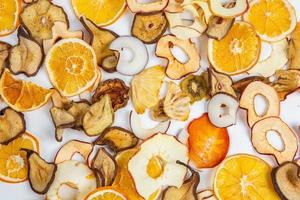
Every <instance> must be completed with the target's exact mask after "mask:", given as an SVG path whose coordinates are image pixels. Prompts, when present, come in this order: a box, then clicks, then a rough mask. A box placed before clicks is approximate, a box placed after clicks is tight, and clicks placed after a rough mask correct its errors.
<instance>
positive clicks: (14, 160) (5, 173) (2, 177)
mask: <svg viewBox="0 0 300 200" xmlns="http://www.w3.org/2000/svg"><path fill="white" fill-rule="evenodd" d="M22 148H24V149H29V150H32V151H35V152H39V141H38V139H37V138H35V137H34V136H33V135H31V134H29V133H24V134H22V135H21V136H20V137H18V138H17V139H15V140H13V141H12V142H10V143H8V145H0V181H4V182H8V183H19V182H23V181H25V180H27V169H28V168H27V167H28V166H27V159H26V152H25V151H21V149H22Z"/></svg>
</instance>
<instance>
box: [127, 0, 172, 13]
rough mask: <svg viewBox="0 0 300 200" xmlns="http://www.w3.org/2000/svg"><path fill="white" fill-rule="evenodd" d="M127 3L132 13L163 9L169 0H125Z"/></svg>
mask: <svg viewBox="0 0 300 200" xmlns="http://www.w3.org/2000/svg"><path fill="white" fill-rule="evenodd" d="M126 1H127V5H128V7H129V9H130V11H131V12H133V13H151V12H155V11H161V10H163V9H164V8H165V7H166V6H167V5H168V2H169V0H158V1H154V2H150V3H140V2H139V0H126Z"/></svg>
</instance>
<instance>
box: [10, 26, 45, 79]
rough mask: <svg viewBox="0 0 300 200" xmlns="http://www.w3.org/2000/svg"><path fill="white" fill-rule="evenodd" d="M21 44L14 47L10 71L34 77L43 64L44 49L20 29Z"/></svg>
mask: <svg viewBox="0 0 300 200" xmlns="http://www.w3.org/2000/svg"><path fill="white" fill-rule="evenodd" d="M18 38H19V44H18V45H16V46H14V47H12V49H11V51H10V55H9V63H10V65H9V68H10V71H11V72H12V73H13V74H15V75H17V74H25V75H26V76H34V75H36V74H37V73H38V71H39V69H40V67H41V66H42V64H43V58H44V54H43V49H42V47H41V45H40V44H39V43H37V42H36V41H35V40H34V39H32V38H30V36H29V35H28V34H27V33H26V32H25V30H24V29H23V28H22V27H20V28H19V30H18Z"/></svg>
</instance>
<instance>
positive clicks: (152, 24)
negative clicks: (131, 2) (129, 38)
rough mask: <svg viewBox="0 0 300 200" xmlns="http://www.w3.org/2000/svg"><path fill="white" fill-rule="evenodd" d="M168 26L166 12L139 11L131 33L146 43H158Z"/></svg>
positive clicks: (135, 16)
mask: <svg viewBox="0 0 300 200" xmlns="http://www.w3.org/2000/svg"><path fill="white" fill-rule="evenodd" d="M167 27H168V21H167V18H166V16H165V14H164V12H158V13H137V14H135V15H134V20H133V24H132V28H131V34H132V35H133V36H135V37H137V38H138V39H140V40H142V41H143V42H144V43H146V44H153V43H156V42H157V41H158V40H159V38H160V37H161V36H162V35H163V34H164V32H165V31H166V29H167Z"/></svg>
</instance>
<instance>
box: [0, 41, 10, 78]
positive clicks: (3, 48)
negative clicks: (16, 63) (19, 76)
mask: <svg viewBox="0 0 300 200" xmlns="http://www.w3.org/2000/svg"><path fill="white" fill-rule="evenodd" d="M10 47H11V46H10V45H9V44H7V43H5V42H1V41H0V75H1V73H2V70H3V68H4V67H5V63H6V60H7V58H8V56H9V50H10Z"/></svg>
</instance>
